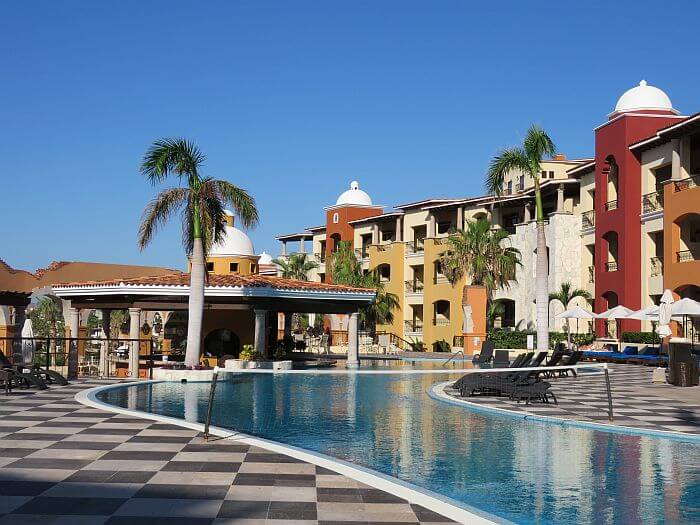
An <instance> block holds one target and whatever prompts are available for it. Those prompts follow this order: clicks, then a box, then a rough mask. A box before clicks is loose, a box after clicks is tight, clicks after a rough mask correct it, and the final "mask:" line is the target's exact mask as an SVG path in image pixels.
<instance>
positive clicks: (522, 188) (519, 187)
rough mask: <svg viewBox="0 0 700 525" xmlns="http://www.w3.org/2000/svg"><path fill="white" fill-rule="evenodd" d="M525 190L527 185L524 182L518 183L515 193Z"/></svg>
mask: <svg viewBox="0 0 700 525" xmlns="http://www.w3.org/2000/svg"><path fill="white" fill-rule="evenodd" d="M524 189H525V185H524V184H523V183H522V182H518V183H517V184H516V185H515V191H523V190H524Z"/></svg>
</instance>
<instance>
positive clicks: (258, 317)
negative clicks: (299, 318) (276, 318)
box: [254, 309, 291, 355]
mask: <svg viewBox="0 0 700 525" xmlns="http://www.w3.org/2000/svg"><path fill="white" fill-rule="evenodd" d="M254 312H255V343H254V346H255V351H256V352H259V353H260V354H261V355H265V350H266V336H267V331H266V329H265V325H266V322H265V321H266V320H267V310H257V309H256V310H254ZM284 319H285V324H286V323H287V315H286V314H285V316H284ZM290 319H291V316H290Z"/></svg>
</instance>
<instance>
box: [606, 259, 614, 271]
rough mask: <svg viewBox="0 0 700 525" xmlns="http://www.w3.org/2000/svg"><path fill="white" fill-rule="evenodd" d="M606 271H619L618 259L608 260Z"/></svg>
mask: <svg viewBox="0 0 700 525" xmlns="http://www.w3.org/2000/svg"><path fill="white" fill-rule="evenodd" d="M605 271H606V272H616V271H617V261H608V262H606V263H605Z"/></svg>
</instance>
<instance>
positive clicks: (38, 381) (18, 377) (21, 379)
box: [0, 351, 48, 390]
mask: <svg viewBox="0 0 700 525" xmlns="http://www.w3.org/2000/svg"><path fill="white" fill-rule="evenodd" d="M0 369H2V370H6V371H7V370H9V371H10V372H12V378H11V379H12V382H13V383H14V384H15V385H17V386H24V387H26V388H29V387H32V386H35V387H37V388H38V389H39V390H46V389H47V388H48V386H47V385H46V381H44V380H43V379H42V377H41V376H40V375H38V374H36V373H34V372H32V371H31V369H27V368H26V367H24V366H23V365H13V364H12V363H11V362H10V360H9V359H7V357H6V356H5V354H3V353H2V352H1V351H0ZM25 370H29V372H25Z"/></svg>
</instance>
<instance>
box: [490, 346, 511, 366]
mask: <svg viewBox="0 0 700 525" xmlns="http://www.w3.org/2000/svg"><path fill="white" fill-rule="evenodd" d="M508 365H510V353H509V352H508V350H496V351H495V352H494V357H493V366H494V368H507V367H508Z"/></svg>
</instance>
